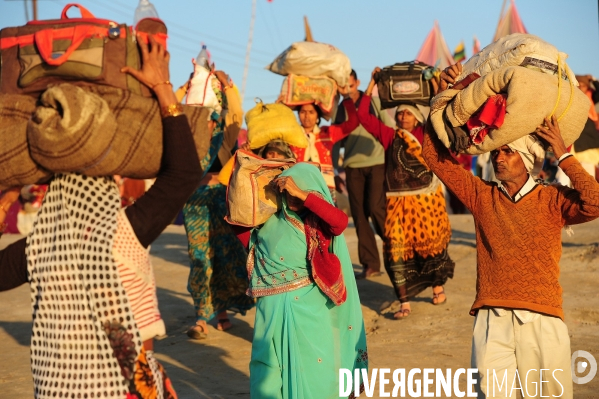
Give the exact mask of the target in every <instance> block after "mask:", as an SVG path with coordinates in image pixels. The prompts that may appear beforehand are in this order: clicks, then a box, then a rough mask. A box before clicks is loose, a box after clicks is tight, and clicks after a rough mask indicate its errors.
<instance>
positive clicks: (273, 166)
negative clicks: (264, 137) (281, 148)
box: [226, 150, 295, 227]
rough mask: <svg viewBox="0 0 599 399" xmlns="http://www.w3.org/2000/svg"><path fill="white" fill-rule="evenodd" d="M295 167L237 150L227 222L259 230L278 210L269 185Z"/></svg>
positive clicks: (277, 199) (289, 161)
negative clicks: (256, 227)
mask: <svg viewBox="0 0 599 399" xmlns="http://www.w3.org/2000/svg"><path fill="white" fill-rule="evenodd" d="M294 164H295V160H293V159H271V160H269V159H262V158H260V157H258V156H257V155H254V154H253V153H251V152H247V151H243V150H238V151H237V153H236V154H235V166H234V169H233V173H232V175H231V178H230V180H229V186H228V188H227V210H228V212H227V216H226V220H227V222H229V223H231V224H236V225H240V226H246V227H254V226H259V225H261V224H263V223H264V222H266V221H267V220H268V218H269V217H271V216H272V215H273V214H274V213H275V212H277V210H279V209H281V198H280V195H279V193H278V192H277V191H276V190H275V189H274V188H273V187H271V186H270V182H271V181H272V180H273V179H274V178H276V177H277V176H279V175H280V174H281V173H282V172H283V171H284V170H285V169H289V168H290V167H291V166H293V165H294Z"/></svg>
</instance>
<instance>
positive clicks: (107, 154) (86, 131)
mask: <svg viewBox="0 0 599 399" xmlns="http://www.w3.org/2000/svg"><path fill="white" fill-rule="evenodd" d="M41 102H42V104H41V105H40V106H39V107H38V108H37V109H36V111H35V113H34V115H33V117H32V119H31V121H30V123H29V124H28V126H27V136H28V139H29V143H30V147H31V156H32V158H33V159H34V160H35V161H36V162H37V163H38V164H40V165H42V166H43V167H45V168H47V169H48V170H51V171H52V172H55V173H56V172H79V173H82V174H85V175H87V176H109V175H121V176H123V177H131V178H134V179H150V178H153V177H156V175H157V174H158V171H159V169H160V164H161V160H162V119H161V117H160V110H159V105H158V102H157V101H156V100H154V99H152V98H146V97H142V96H138V95H135V94H133V93H131V92H130V91H128V90H121V89H117V88H114V87H109V86H86V87H76V86H73V85H71V84H66V83H65V84H61V85H58V86H53V87H51V88H49V89H48V90H46V92H45V93H44V94H43V95H42V98H41ZM78 104H95V108H93V109H88V108H84V107H81V106H78ZM183 108H184V111H185V114H186V115H187V119H188V120H189V125H190V127H191V131H192V133H193V136H194V141H195V143H196V150H197V152H198V157H199V158H200V159H202V158H203V157H204V156H205V155H206V154H207V153H208V148H209V146H210V139H211V136H212V134H211V132H210V130H209V128H208V118H209V116H210V114H211V111H210V110H209V109H207V108H204V107H193V106H183ZM106 109H108V110H109V112H107V117H106V119H103V118H102V117H101V116H100V115H101V114H102V113H104V112H105V110H106ZM95 120H97V121H98V123H93V121H95ZM72 121H77V123H73V122H72ZM100 121H102V122H101V123H100ZM112 126H116V129H115V131H114V133H112V132H111V131H110V129H112ZM107 136H108V137H110V136H112V137H113V138H112V140H108V139H107V138H106V137H107ZM56 143H60V146H59V145H57V144H56Z"/></svg>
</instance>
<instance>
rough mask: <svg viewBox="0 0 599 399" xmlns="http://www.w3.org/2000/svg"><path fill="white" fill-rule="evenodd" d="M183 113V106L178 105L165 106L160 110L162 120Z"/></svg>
mask: <svg viewBox="0 0 599 399" xmlns="http://www.w3.org/2000/svg"><path fill="white" fill-rule="evenodd" d="M183 113H184V111H183V105H181V104H179V103H176V104H171V105H167V106H165V107H162V109H161V115H162V118H163V119H164V118H168V117H169V116H179V115H183Z"/></svg>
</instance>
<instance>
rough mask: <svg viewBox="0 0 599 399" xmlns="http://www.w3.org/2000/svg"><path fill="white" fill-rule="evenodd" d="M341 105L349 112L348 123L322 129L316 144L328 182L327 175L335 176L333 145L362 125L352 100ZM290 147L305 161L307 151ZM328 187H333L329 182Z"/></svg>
mask: <svg viewBox="0 0 599 399" xmlns="http://www.w3.org/2000/svg"><path fill="white" fill-rule="evenodd" d="M341 104H343V106H344V107H345V110H346V112H347V121H345V122H343V123H340V124H338V125H330V126H323V127H321V128H320V132H318V133H317V134H316V142H315V143H314V145H315V147H316V151H318V157H319V160H320V165H321V170H322V173H323V175H325V180H327V179H326V176H327V175H330V176H333V175H334V172H333V158H332V154H331V153H332V151H333V145H334V144H335V143H336V142H338V141H341V140H343V139H344V138H346V137H347V136H349V134H350V133H351V132H353V131H354V130H355V129H356V128H357V127H358V125H359V124H360V122H359V121H358V113H357V111H356V106H355V105H354V103H353V101H352V100H351V99H350V98H348V99H346V100H344V101H343V102H342V103H341ZM290 147H291V151H293V153H294V154H295V156H296V158H297V160H298V161H300V162H301V161H304V155H305V153H306V149H305V148H299V147H294V146H290ZM331 179H332V177H331ZM331 179H329V180H331ZM327 185H329V186H331V181H327ZM334 186H335V185H334V184H333V185H332V186H331V187H334Z"/></svg>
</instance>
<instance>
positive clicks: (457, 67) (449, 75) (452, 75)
mask: <svg viewBox="0 0 599 399" xmlns="http://www.w3.org/2000/svg"><path fill="white" fill-rule="evenodd" d="M461 73H462V64H460V63H459V62H458V63H456V64H453V65H450V66H448V67H447V68H445V69H444V70H443V72H441V76H440V79H441V81H440V83H439V92H442V91H443V90H445V89H447V88H448V87H449V85H450V84H454V83H455V82H456V81H455V80H456V78H457V77H458V76H460V74H461Z"/></svg>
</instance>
